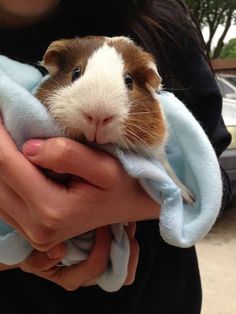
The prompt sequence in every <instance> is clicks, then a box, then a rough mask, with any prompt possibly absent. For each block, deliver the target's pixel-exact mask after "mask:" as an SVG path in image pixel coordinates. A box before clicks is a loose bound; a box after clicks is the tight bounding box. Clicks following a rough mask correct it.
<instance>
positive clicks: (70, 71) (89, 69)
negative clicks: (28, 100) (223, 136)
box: [36, 36, 166, 150]
mask: <svg viewBox="0 0 236 314" xmlns="http://www.w3.org/2000/svg"><path fill="white" fill-rule="evenodd" d="M43 65H44V66H45V67H46V69H47V70H48V72H49V78H48V79H47V80H45V82H44V83H43V84H42V86H41V87H40V89H39V90H38V92H37V95H36V96H37V97H38V98H39V99H40V100H41V101H42V102H43V103H44V104H45V105H46V106H47V107H48V110H49V112H50V113H51V115H52V116H53V117H54V118H55V119H56V120H57V121H58V122H59V124H60V125H61V126H62V127H63V128H64V129H65V131H66V133H67V135H69V136H71V137H72V138H77V139H79V138H81V137H85V138H86V139H87V140H88V141H92V142H94V141H95V142H97V143H98V144H107V143H116V144H119V145H120V146H123V147H126V148H129V149H135V150H137V148H145V149H146V148H147V147H150V146H153V145H155V144H162V143H163V141H164V139H165V133H166V132H165V131H166V129H165V122H164V119H163V115H162V112H161V109H160V106H159V103H158V101H157V99H156V97H155V91H156V90H158V89H160V86H161V79H160V76H159V74H158V72H157V68H156V65H155V61H154V59H153V57H152V56H151V55H150V54H148V53H147V52H145V51H144V50H143V49H142V48H140V47H138V46H137V45H136V44H135V43H134V42H133V41H132V40H130V39H128V38H126V37H112V38H109V37H97V36H88V37H83V38H75V39H67V40H59V41H55V42H53V43H52V44H51V45H50V46H49V48H48V50H47V51H46V53H45V55H44V59H43Z"/></svg>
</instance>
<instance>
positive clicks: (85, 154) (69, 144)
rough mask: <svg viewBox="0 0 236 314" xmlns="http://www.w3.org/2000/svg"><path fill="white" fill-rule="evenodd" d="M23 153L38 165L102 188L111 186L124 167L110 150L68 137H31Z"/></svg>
mask: <svg viewBox="0 0 236 314" xmlns="http://www.w3.org/2000/svg"><path fill="white" fill-rule="evenodd" d="M23 153H24V155H25V156H26V157H27V158H29V160H31V162H33V163H34V164H35V165H38V166H40V167H42V168H46V169H51V170H53V171H55V172H58V173H69V174H72V175H76V176H78V177H81V178H83V179H84V180H86V181H88V182H89V183H91V184H93V185H95V186H98V187H101V188H107V187H110V185H111V184H112V182H113V181H114V180H115V179H116V176H117V173H118V172H120V169H121V168H122V167H121V165H120V164H119V162H118V161H117V160H116V159H115V158H114V157H113V156H111V155H109V154H108V153H105V152H102V151H100V150H98V149H94V148H91V147H88V146H86V145H84V144H81V143H78V142H75V141H73V140H70V139H66V138H52V139H48V140H45V141H40V140H30V141H28V142H26V143H25V144H24V146H23Z"/></svg>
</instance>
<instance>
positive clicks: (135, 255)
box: [125, 222, 139, 285]
mask: <svg viewBox="0 0 236 314" xmlns="http://www.w3.org/2000/svg"><path fill="white" fill-rule="evenodd" d="M135 230H136V223H135V222H131V223H129V225H128V226H127V227H126V233H127V236H128V238H129V243H130V257H129V264H128V275H127V278H126V281H125V285H131V284H132V283H133V282H134V280H135V275H136V270H137V266H138V259H139V246H138V242H137V241H136V240H135V238H134V235H135Z"/></svg>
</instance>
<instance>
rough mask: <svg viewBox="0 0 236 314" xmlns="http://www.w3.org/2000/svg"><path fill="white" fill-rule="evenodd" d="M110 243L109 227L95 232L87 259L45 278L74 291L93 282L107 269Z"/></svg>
mask: <svg viewBox="0 0 236 314" xmlns="http://www.w3.org/2000/svg"><path fill="white" fill-rule="evenodd" d="M110 243H111V231H110V228H109V227H101V228H99V229H97V230H96V237H95V243H94V247H93V249H92V252H91V254H90V255H89V257H88V259H87V260H86V261H84V262H81V263H80V264H79V265H72V266H70V267H63V268H61V269H59V270H58V271H57V272H54V273H52V274H50V273H49V274H48V276H47V274H46V273H45V274H44V275H45V278H47V279H49V280H51V281H53V282H54V283H56V284H58V285H60V286H62V287H64V288H65V289H66V290H75V289H77V288H78V287H79V286H81V285H83V284H84V283H87V282H89V281H91V280H92V281H93V280H95V278H97V277H98V276H100V275H101V274H102V273H103V272H104V271H105V270H106V268H107V264H108V260H109V252H110Z"/></svg>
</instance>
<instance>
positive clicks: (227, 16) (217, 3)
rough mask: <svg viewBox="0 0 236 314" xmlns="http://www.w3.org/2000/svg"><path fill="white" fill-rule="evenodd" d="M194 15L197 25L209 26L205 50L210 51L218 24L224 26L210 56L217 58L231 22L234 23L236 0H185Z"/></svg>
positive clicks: (235, 21) (235, 19)
mask: <svg viewBox="0 0 236 314" xmlns="http://www.w3.org/2000/svg"><path fill="white" fill-rule="evenodd" d="M186 3H187V4H188V6H189V7H190V8H191V10H192V12H193V14H194V16H195V17H196V20H197V23H198V26H199V27H200V28H201V29H202V28H203V27H204V26H208V27H209V39H208V40H207V41H206V47H207V52H208V54H209V55H210V53H211V44H212V39H213V37H214V35H215V33H216V30H217V28H218V26H219V25H223V26H224V31H223V33H222V34H221V36H220V38H219V40H218V43H217V46H216V47H215V49H214V51H213V53H212V57H213V58H217V57H218V56H219V55H220V51H221V49H222V47H223V46H224V39H225V36H226V35H227V32H228V30H229V28H230V26H231V24H232V23H236V0H186Z"/></svg>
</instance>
